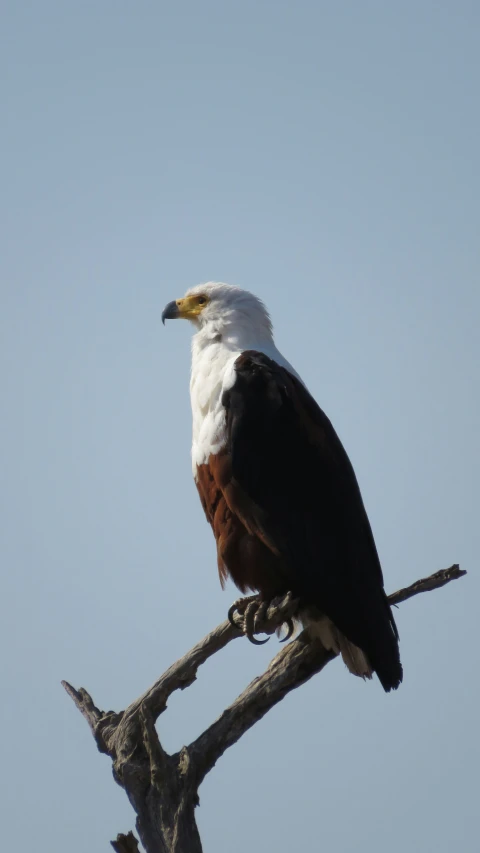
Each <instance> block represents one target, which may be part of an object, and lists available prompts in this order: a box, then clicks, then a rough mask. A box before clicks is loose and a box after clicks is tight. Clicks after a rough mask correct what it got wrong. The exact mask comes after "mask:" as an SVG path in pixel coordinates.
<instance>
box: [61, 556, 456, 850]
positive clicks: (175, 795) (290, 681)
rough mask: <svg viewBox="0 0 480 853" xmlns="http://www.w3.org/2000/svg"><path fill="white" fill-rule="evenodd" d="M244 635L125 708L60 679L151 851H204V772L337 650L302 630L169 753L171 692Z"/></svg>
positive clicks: (278, 614)
mask: <svg viewBox="0 0 480 853" xmlns="http://www.w3.org/2000/svg"><path fill="white" fill-rule="evenodd" d="M465 574H466V572H465V571H462V570H461V569H460V568H459V566H458V565H453V566H450V568H449V569H444V570H443V571H440V572H435V574H433V575H430V576H429V577H427V578H423V579H421V580H419V581H416V582H415V583H414V584H412V585H411V586H409V587H406V588H405V589H401V590H398V591H397V592H395V593H393V594H392V595H390V596H389V602H390V604H392V605H397V604H399V603H400V602H402V601H406V599H408V598H411V597H413V596H414V595H418V594H419V593H421V592H430V591H431V590H434V589H438V588H439V587H441V586H444V585H445V584H446V583H449V582H450V581H452V580H456V579H457V578H460V577H462V576H463V575H465ZM294 606H295V602H294V601H293V600H292V597H291V595H289V596H285V597H284V598H282V599H279V600H277V601H275V602H272V605H271V606H270V607H269V609H268V612H267V614H266V615H264V617H263V621H262V623H261V624H260V625H256V626H255V629H256V631H257V632H258V631H260V630H261V632H265V633H269V634H271V633H273V632H274V631H275V630H276V629H278V628H279V626H280V625H282V624H283V623H284V622H285V621H286V620H287V619H289V618H290V617H291V616H292V613H293V608H294ZM240 636H242V632H241V630H240V628H237V627H234V626H233V625H231V624H230V622H228V621H225V622H223V623H222V624H221V625H219V626H218V627H217V628H215V630H214V631H212V632H211V633H210V634H208V635H207V636H206V637H205V638H204V639H203V640H201V641H200V642H199V643H197V645H196V646H194V647H193V649H191V650H190V651H189V652H187V654H186V655H184V657H182V658H181V659H180V660H178V661H176V662H175V663H174V664H173V665H172V666H171V667H170V668H169V669H168V670H167V671H166V672H165V673H164V674H163V675H162V676H161V677H160V678H159V679H158V680H157V681H156V682H155V684H153V685H152V687H150V688H149V690H147V691H146V692H145V693H143V694H142V696H140V697H139V699H136V700H135V701H134V702H132V704H131V705H130V706H129V707H128V708H127V709H126V710H125V711H123V712H121V713H119V714H117V713H115V712H114V711H108V712H103V711H101V710H100V709H99V708H97V707H96V705H95V704H94V702H93V699H92V698H91V696H90V695H89V694H88V693H87V691H86V690H84V689H83V688H80V689H79V690H75V688H74V687H72V686H71V685H70V684H68V682H65V681H64V682H62V684H63V686H64V687H65V690H66V691H67V693H68V695H69V696H70V697H71V698H72V699H73V701H74V703H75V705H76V706H77V708H78V709H79V711H80V712H81V714H82V715H83V716H84V717H85V719H86V720H87V722H88V724H89V726H90V729H91V731H92V734H93V735H94V738H95V741H96V743H97V746H98V749H99V750H100V752H104V753H107V754H108V755H109V756H110V757H111V759H112V761H113V771H114V778H115V780H116V781H117V782H118V784H120V785H121V786H122V787H123V788H124V789H125V791H126V793H127V795H128V798H129V800H130V802H131V804H132V806H133V808H134V810H135V812H136V814H137V830H138V832H139V835H140V838H141V840H142V843H143V845H144V847H145V850H146V851H147V853H201V849H202V847H201V842H200V837H199V835H198V829H197V826H196V822H195V816H194V810H195V807H196V805H198V787H199V785H200V784H201V782H202V780H203V779H204V778H205V775H206V774H207V773H208V772H209V771H210V770H211V769H212V768H213V767H214V765H215V763H216V761H218V759H219V758H220V756H221V755H223V753H224V752H225V750H226V749H228V747H230V746H232V745H233V744H234V743H236V742H237V741H238V740H239V738H241V736H242V735H243V734H244V733H245V732H246V731H247V730H248V729H249V728H251V726H253V725H254V724H255V723H256V722H258V721H259V720H260V719H261V718H262V717H263V716H264V715H265V714H266V713H267V712H268V711H269V710H270V709H271V708H273V706H274V705H276V704H277V703H278V702H280V701H281V700H282V699H283V698H284V697H285V696H286V695H287V693H289V692H290V691H291V690H294V689H295V688H296V687H299V686H300V685H301V684H304V683H305V682H306V681H308V680H309V679H310V678H311V677H312V676H313V675H315V673H318V672H320V671H321V670H322V669H323V667H324V666H326V664H327V663H329V661H331V660H333V658H334V657H335V654H334V653H332V652H330V651H327V650H326V649H325V648H324V647H323V646H322V644H321V643H320V641H319V640H312V639H311V638H310V637H309V635H308V633H307V632H306V631H302V633H301V634H300V635H299V636H298V637H297V638H296V639H295V640H293V641H292V642H290V643H289V644H288V645H287V646H285V647H284V648H282V649H281V650H280V651H279V652H278V654H276V655H275V657H274V658H273V660H272V661H271V662H270V664H269V666H268V667H267V669H266V671H265V672H264V673H263V675H261V676H259V677H258V678H255V679H254V680H253V681H252V682H251V683H250V684H249V685H248V687H246V688H245V690H244V691H243V692H242V693H241V694H240V696H238V697H237V699H235V701H234V702H233V703H232V705H230V707H229V708H227V709H226V710H225V711H224V712H223V713H222V714H221V716H220V717H219V718H218V720H216V721H215V722H214V723H212V725H210V726H209V727H208V728H207V729H206V730H205V731H204V732H203V733H202V734H201V735H200V736H199V737H197V738H196V740H194V741H193V742H192V743H191V744H190V745H189V746H186V747H184V748H183V749H182V750H181V751H180V752H179V753H176V754H175V755H169V754H168V753H167V752H165V750H164V749H163V747H162V746H161V743H160V741H159V738H158V735H157V731H156V728H155V721H156V720H157V719H158V717H159V716H160V714H161V713H162V712H163V711H164V710H165V708H166V706H167V700H168V698H169V696H170V695H171V694H172V693H173V692H174V691H175V690H183V689H185V687H188V686H189V685H190V684H192V683H193V681H195V679H196V676H197V671H198V668H199V667H200V666H201V665H202V664H203V663H205V661H206V660H208V658H209V657H211V656H212V655H214V654H215V653H216V652H218V651H220V650H221V649H223V648H224V647H225V646H226V645H228V643H229V642H231V640H235V639H237V638H238V637H240ZM115 845H117V846H115ZM118 845H120V846H118ZM122 845H123V846H122ZM125 845H127V846H125ZM128 845H129V846H128ZM132 845H135V846H132ZM112 846H113V847H114V849H115V850H118V851H119V853H137V851H138V846H137V842H136V839H135V838H134V836H133V835H132V833H129V834H128V835H127V836H125V835H123V836H122V835H119V836H118V838H117V841H115V842H113V841H112Z"/></svg>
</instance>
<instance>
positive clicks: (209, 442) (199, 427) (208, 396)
mask: <svg viewBox="0 0 480 853" xmlns="http://www.w3.org/2000/svg"><path fill="white" fill-rule="evenodd" d="M239 355H240V352H239V351H234V352H232V350H231V349H228V348H226V347H225V346H223V345H222V343H214V342H212V343H210V344H208V345H207V346H204V347H202V348H197V351H195V347H194V350H193V358H192V374H191V379H190V400H191V404H192V416H193V434H192V469H193V475H194V477H195V474H196V468H197V465H203V464H204V463H205V462H207V461H208V458H209V456H210V455H211V454H215V453H218V452H219V451H220V450H221V448H222V447H223V446H224V444H225V441H226V424H225V409H224V407H223V405H222V396H223V393H224V391H226V390H228V388H231V387H232V385H233V382H234V380H235V371H234V363H235V360H236V359H237V358H238V356H239Z"/></svg>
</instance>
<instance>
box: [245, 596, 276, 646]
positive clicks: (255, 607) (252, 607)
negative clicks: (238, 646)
mask: <svg viewBox="0 0 480 853" xmlns="http://www.w3.org/2000/svg"><path fill="white" fill-rule="evenodd" d="M260 607H261V604H259V603H258V601H257V600H255V601H251V602H250V603H249V604H248V605H247V608H246V610H245V613H244V616H243V633H244V634H245V635H246V636H247V637H248V639H249V640H250V642H251V643H253V644H254V645H255V646H263V645H264V643H268V641H269V639H270V637H267V639H266V640H257V639H256V638H255V637H254V635H253V634H254V631H255V617H256V615H257V613H258V611H259V609H260Z"/></svg>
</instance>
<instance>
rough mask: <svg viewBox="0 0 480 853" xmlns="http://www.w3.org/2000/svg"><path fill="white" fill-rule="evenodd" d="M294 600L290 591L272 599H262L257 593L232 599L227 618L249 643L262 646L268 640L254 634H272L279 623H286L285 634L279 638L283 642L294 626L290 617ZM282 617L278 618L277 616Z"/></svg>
mask: <svg viewBox="0 0 480 853" xmlns="http://www.w3.org/2000/svg"><path fill="white" fill-rule="evenodd" d="M295 606H296V602H295V601H293V596H292V594H291V593H287V595H285V596H283V597H282V598H274V599H272V601H264V600H262V599H260V598H259V597H258V595H249V596H246V597H245V598H238V599H237V601H234V602H233V604H232V606H231V607H230V609H229V611H228V620H229V622H230V624H231V625H233V626H234V628H239V629H240V630H241V631H242V632H243V633H244V634H245V636H246V637H248V639H249V640H250V642H251V643H254V644H255V645H256V646H263V644H264V643H266V642H267V641H268V640H269V637H267V639H266V640H257V639H256V638H255V636H254V634H261V633H263V632H266V633H269V634H273V632H274V631H276V630H278V629H279V628H280V627H281V625H286V627H287V633H286V636H285V637H283V639H282V640H281V642H282V643H285V642H286V641H287V640H289V639H290V637H291V636H292V634H293V632H294V630H295V627H294V623H293V619H292V615H293V611H294V610H295ZM279 616H280V617H283V618H280V619H279V618H278V617H279Z"/></svg>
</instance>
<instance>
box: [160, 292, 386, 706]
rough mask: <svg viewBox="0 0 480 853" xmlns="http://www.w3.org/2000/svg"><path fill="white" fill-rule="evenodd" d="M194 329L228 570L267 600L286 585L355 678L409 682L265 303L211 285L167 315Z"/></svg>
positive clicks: (202, 435) (201, 439)
mask: <svg viewBox="0 0 480 853" xmlns="http://www.w3.org/2000/svg"><path fill="white" fill-rule="evenodd" d="M177 318H185V319H187V320H190V321H191V322H192V323H193V325H194V328H195V334H194V336H193V343H192V371H191V381H190V394H191V403H192V413H193V442H192V465H193V476H194V479H195V483H196V486H197V489H198V492H199V495H200V500H201V502H202V505H203V508H204V510H205V514H206V516H207V519H208V521H209V522H210V524H211V526H212V529H213V532H214V535H215V539H216V543H217V557H218V571H219V575H220V581H221V583H222V586H223V584H224V582H225V580H226V578H227V577H228V576H230V577H231V578H232V580H233V581H234V583H235V584H236V585H237V587H238V588H239V589H240V590H241V592H243V593H245V592H247V591H253V592H255V593H257V594H258V595H257V600H258V606H261V605H262V603H264V602H268V601H270V600H271V599H273V598H274V597H277V596H282V595H284V594H285V593H287V592H289V591H291V593H292V594H293V596H294V597H295V599H298V602H299V604H298V617H299V619H300V621H301V622H302V623H303V625H304V627H307V629H308V631H310V633H311V634H312V635H317V636H319V637H320V639H321V641H322V643H323V644H324V646H325V647H326V648H329V649H332V650H334V651H335V652H336V653H337V654H338V653H340V654H341V655H342V657H343V659H344V661H345V663H346V665H347V666H348V668H349V669H350V671H351V672H353V673H354V674H355V675H360V676H362V677H367V678H371V676H372V672H376V673H377V675H378V678H379V679H380V682H381V684H382V686H383V688H384V689H385V690H386V691H388V690H391V689H392V688H396V687H398V685H399V684H400V682H401V681H402V666H401V663H400V655H399V649H398V632H397V628H396V625H395V620H394V618H393V615H392V611H391V609H390V606H389V604H388V601H387V597H386V594H385V590H384V587H383V577H382V570H381V567H380V562H379V559H378V555H377V549H376V547H375V541H374V539H373V535H372V531H371V527H370V523H369V521H368V517H367V514H366V511H365V507H364V505H363V501H362V497H361V494H360V490H359V487H358V483H357V480H356V477H355V473H354V471H353V468H352V465H351V463H350V460H349V458H348V456H347V454H346V452H345V450H344V448H343V446H342V444H341V442H340V439H339V438H338V436H337V434H336V432H335V430H334V429H333V426H332V424H331V423H330V421H329V420H328V418H327V416H326V415H325V414H324V413H323V411H322V410H321V409H320V408H319V406H318V405H317V403H316V402H315V400H314V399H313V397H312V396H311V395H310V393H309V392H308V390H307V388H306V387H305V385H304V383H303V382H302V380H301V379H300V377H299V375H298V374H297V373H296V372H295V370H294V369H293V367H292V366H291V365H290V364H289V363H288V361H286V359H285V358H284V357H283V356H282V355H281V354H280V352H279V351H278V350H277V348H276V346H275V344H274V340H273V333H272V324H271V321H270V317H269V314H268V312H267V309H266V308H265V306H264V304H263V302H262V301H261V300H260V299H258V298H257V297H256V296H254V295H253V294H252V293H249V292H248V291H246V290H242V289H240V288H239V287H232V286H231V285H228V284H220V283H216V282H209V283H208V284H202V285H198V286H197V287H193V288H191V290H189V291H188V292H187V294H186V295H185V296H184V297H183V298H182V299H177V300H176V301H174V302H170V303H169V304H168V305H167V306H166V308H165V310H164V311H163V314H162V320H163V322H165V320H173V319H177Z"/></svg>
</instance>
